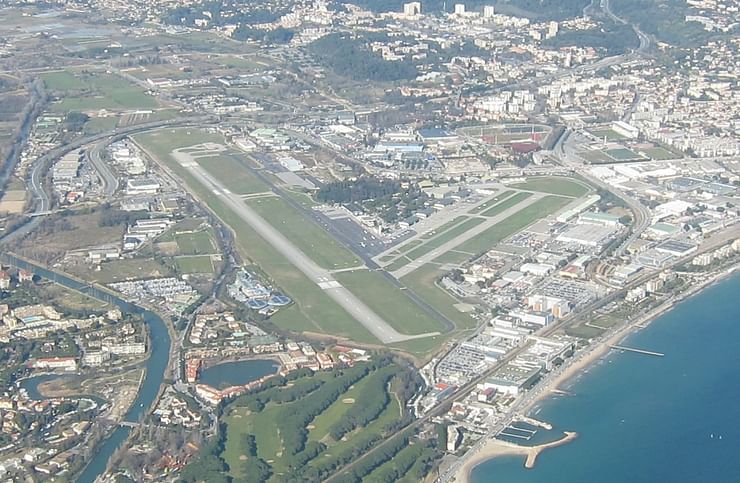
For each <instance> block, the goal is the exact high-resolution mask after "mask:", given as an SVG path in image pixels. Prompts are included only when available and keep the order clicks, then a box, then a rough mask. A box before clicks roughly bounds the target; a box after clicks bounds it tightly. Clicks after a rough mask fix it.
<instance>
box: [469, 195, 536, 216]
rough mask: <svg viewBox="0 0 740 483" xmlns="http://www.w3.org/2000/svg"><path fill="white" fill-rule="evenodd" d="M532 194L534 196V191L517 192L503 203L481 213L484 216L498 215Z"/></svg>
mask: <svg viewBox="0 0 740 483" xmlns="http://www.w3.org/2000/svg"><path fill="white" fill-rule="evenodd" d="M530 196H532V193H517V194H515V195H514V196H512V197H511V198H507V199H505V200H504V201H502V202H501V203H499V204H497V205H494V206H492V207H490V208H488V209H487V210H486V211H484V212H483V213H481V215H483V216H496V215H498V214H501V213H503V212H504V211H506V210H508V209H509V208H512V207H514V206H516V205H518V204H519V203H521V202H522V201H524V200H526V199H527V198H529V197H530Z"/></svg>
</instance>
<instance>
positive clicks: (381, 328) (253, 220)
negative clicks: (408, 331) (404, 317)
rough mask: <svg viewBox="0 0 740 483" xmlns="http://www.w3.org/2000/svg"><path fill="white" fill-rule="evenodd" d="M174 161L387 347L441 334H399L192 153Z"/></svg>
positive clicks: (180, 156)
mask: <svg viewBox="0 0 740 483" xmlns="http://www.w3.org/2000/svg"><path fill="white" fill-rule="evenodd" d="M173 156H174V158H175V159H176V160H177V161H178V162H179V163H180V164H181V165H182V166H183V167H184V168H185V169H187V170H188V171H189V172H190V173H191V174H192V175H193V176H195V177H196V178H197V179H198V181H200V182H201V183H203V185H204V186H206V187H207V188H208V189H210V190H211V191H213V193H214V194H216V195H217V196H219V197H221V199H222V200H223V201H224V202H225V203H226V204H227V205H228V206H229V208H231V209H232V210H233V211H234V213H236V214H237V215H238V216H239V217H240V218H241V219H242V220H244V221H245V222H246V223H248V224H249V225H250V226H251V227H252V228H254V229H255V230H256V231H257V233H259V235H260V236H262V237H263V238H264V239H265V240H266V241H267V242H268V243H270V244H271V245H272V246H273V247H274V248H275V249H276V250H278V251H279V252H280V253H282V254H283V256H285V258H287V259H288V261H290V263H291V264H293V266H295V267H296V268H297V269H298V270H300V271H301V272H303V274H304V275H306V277H308V278H309V279H310V280H311V281H312V282H314V283H316V284H317V285H318V286H319V287H320V288H321V289H322V290H323V291H324V292H326V294H327V295H328V296H329V297H331V298H332V299H333V300H334V301H335V302H337V303H338V304H339V305H340V306H341V307H342V308H344V309H345V310H346V311H347V312H348V313H349V314H350V315H351V316H352V317H353V318H354V319H355V320H357V321H358V322H359V323H361V324H362V325H363V326H364V327H365V328H366V329H367V330H368V331H370V333H372V334H373V335H374V336H375V337H377V338H378V339H379V340H380V341H381V342H383V343H384V344H389V343H394V342H402V341H405V340H410V339H419V338H423V337H430V336H434V335H439V332H430V333H425V334H417V335H405V334H401V333H400V332H398V331H396V330H395V329H394V328H393V327H391V325H390V324H388V322H386V321H385V320H384V319H383V318H381V317H380V316H379V315H378V314H376V313H375V312H374V311H373V310H372V309H371V308H370V307H368V306H367V305H365V304H364V303H363V302H362V301H361V300H360V299H358V298H357V297H356V296H355V295H354V294H353V293H352V292H350V291H349V290H347V289H346V288H345V287H344V286H342V285H341V284H340V283H339V282H337V281H336V280H334V278H333V277H332V276H331V273H330V272H329V271H328V270H325V269H323V268H321V267H319V266H318V265H317V264H316V263H315V262H314V261H313V260H311V259H310V258H309V257H308V256H307V255H306V254H305V253H303V252H302V251H301V250H299V249H298V247H296V246H295V245H294V244H293V243H292V242H291V241H290V240H288V239H287V238H286V237H285V236H284V235H283V234H282V233H280V232H279V231H278V230H277V229H275V228H274V227H273V226H272V225H271V224H270V223H268V222H267V221H265V220H264V219H263V218H262V217H261V216H259V215H258V214H257V213H256V212H255V211H254V210H252V209H251V208H250V207H249V206H248V205H247V204H246V203H245V202H244V200H243V199H242V198H241V197H240V196H239V195H236V194H234V193H232V192H231V191H229V190H228V189H226V188H225V187H224V185H223V184H222V183H221V182H220V181H218V180H217V179H215V178H214V177H213V176H211V175H210V174H209V173H208V172H207V171H206V170H204V169H203V168H201V167H200V165H199V164H198V163H197V162H196V161H195V159H194V158H193V156H192V153H185V152H182V151H175V152H174V153H173Z"/></svg>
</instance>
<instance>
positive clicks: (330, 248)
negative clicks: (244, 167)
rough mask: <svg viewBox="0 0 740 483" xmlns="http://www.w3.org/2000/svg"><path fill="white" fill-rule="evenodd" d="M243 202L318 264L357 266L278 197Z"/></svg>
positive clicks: (320, 230)
mask: <svg viewBox="0 0 740 483" xmlns="http://www.w3.org/2000/svg"><path fill="white" fill-rule="evenodd" d="M246 203H247V205H249V207H251V208H252V209H254V210H255V211H256V212H257V213H258V214H259V215H260V216H261V217H262V218H264V219H265V221H267V222H269V223H270V224H271V225H272V226H274V227H275V228H277V229H278V231H280V233H282V234H283V235H285V236H286V237H287V238H288V239H289V240H290V241H292V242H293V243H294V244H295V245H296V246H297V247H298V248H299V249H300V250H301V251H302V252H303V253H305V254H306V255H308V256H309V257H310V258H311V259H312V260H313V261H314V262H316V263H317V264H318V265H320V266H322V267H324V268H328V269H341V268H349V267H355V266H357V265H359V264H360V260H359V259H358V258H357V257H356V256H355V255H354V254H352V253H351V252H350V251H349V250H347V249H346V248H344V247H343V246H342V245H341V244H340V243H339V242H338V241H336V240H335V239H334V238H333V237H332V236H331V235H330V234H329V233H327V232H326V231H324V229H323V228H321V227H320V226H319V225H317V224H315V223H314V222H313V221H311V220H308V219H306V217H305V216H303V215H302V214H301V213H299V212H298V211H296V210H295V209H294V208H293V207H292V206H291V205H289V204H288V203H287V202H286V201H285V200H283V199H282V198H278V197H276V196H273V197H263V198H253V199H249V200H247V201H246Z"/></svg>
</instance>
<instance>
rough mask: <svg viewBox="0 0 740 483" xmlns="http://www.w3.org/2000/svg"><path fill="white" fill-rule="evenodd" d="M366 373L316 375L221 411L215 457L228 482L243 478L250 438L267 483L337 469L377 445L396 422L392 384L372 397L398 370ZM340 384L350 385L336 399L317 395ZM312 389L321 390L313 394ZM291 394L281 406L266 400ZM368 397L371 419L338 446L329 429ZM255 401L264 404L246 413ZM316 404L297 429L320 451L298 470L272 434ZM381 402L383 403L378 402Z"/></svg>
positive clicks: (278, 436)
mask: <svg viewBox="0 0 740 483" xmlns="http://www.w3.org/2000/svg"><path fill="white" fill-rule="evenodd" d="M370 367H371V369H370V371H369V372H368V373H367V374H366V375H364V376H362V373H361V372H360V371H361V370H363V367H361V366H358V367H356V368H352V369H348V370H345V371H344V373H341V372H338V371H334V372H318V373H315V374H313V375H309V376H304V377H300V378H298V379H297V380H295V381H293V382H291V383H289V384H288V385H285V386H281V387H276V388H272V389H268V390H266V391H262V392H261V393H259V392H258V393H257V394H255V395H246V396H242V397H240V398H237V399H236V400H235V401H234V402H233V403H231V404H229V405H228V406H226V408H225V410H224V417H223V421H224V423H225V424H226V442H225V445H224V450H223V452H222V453H221V457H222V458H223V459H224V461H225V462H226V463H227V465H228V468H229V469H228V471H229V474H230V475H231V476H232V477H234V478H244V477H245V475H244V473H243V465H244V461H245V459H246V458H245V455H244V454H243V452H244V446H243V444H242V441H243V439H244V437H245V436H246V435H252V436H253V437H254V441H255V443H256V457H258V458H261V459H262V460H263V461H265V462H266V463H267V464H268V465H269V466H270V468H271V470H272V473H273V475H272V477H271V478H270V479H268V480H267V481H268V482H271V483H272V482H275V483H276V482H279V481H284V479H285V477H287V476H291V477H292V478H293V479H294V480H295V479H296V478H299V480H300V476H301V475H303V474H309V473H308V472H310V471H314V470H315V469H320V468H322V466H324V465H326V464H327V463H331V462H332V461H336V460H338V461H339V464H340V465H341V464H342V459H341V455H343V454H345V453H346V452H351V451H353V450H354V449H355V447H357V446H358V445H360V444H362V443H363V442H365V441H367V439H368V438H372V439H373V440H374V441H376V442H379V441H382V440H383V438H384V437H386V436H387V435H388V431H387V429H386V428H388V427H389V426H390V425H391V424H393V423H394V422H395V421H397V420H398V419H399V418H400V417H401V416H402V414H403V412H402V408H401V406H400V404H399V401H398V397H397V396H396V394H395V392H394V390H393V389H392V387H393V384H391V385H390V388H389V387H388V386H386V392H385V394H383V393H381V394H377V393H376V392H375V388H376V386H378V385H379V384H380V385H381V386H382V385H383V382H384V381H386V380H387V378H388V377H389V376H390V377H393V375H394V374H397V373H398V372H399V370H400V368H399V367H398V366H395V365H386V366H383V367H378V368H375V367H374V366H370ZM358 375H359V379H358ZM341 379H344V380H347V381H348V382H349V383H350V385H349V386H348V387H347V388H346V389H345V390H344V391H341V392H339V393H337V395H336V397H332V396H327V395H325V394H326V393H323V392H322V388H326V387H328V386H329V385H331V384H332V383H333V382H334V381H340V380H341ZM391 380H392V379H391ZM352 382H354V383H353V384H352ZM316 384H321V385H320V386H319V387H318V388H316V387H315V385H316ZM303 388H305V389H303ZM294 389H301V390H302V392H303V394H302V395H299V397H298V398H297V399H295V400H292V401H287V402H281V401H280V400H279V399H275V400H272V398H274V397H275V396H277V397H280V395H281V394H284V393H286V392H288V391H291V390H294ZM262 394H265V395H264V396H263V395H262ZM271 395H274V396H271ZM369 395H371V396H369ZM368 397H370V398H375V401H372V403H377V404H379V406H378V411H379V412H378V413H377V415H376V416H375V417H374V418H372V419H371V420H370V421H368V422H367V423H365V424H364V426H360V427H358V428H356V429H354V430H351V431H349V432H348V433H346V434H345V436H344V437H343V438H341V439H340V440H334V439H333V438H332V437H331V434H330V430H331V428H332V427H333V426H334V425H335V424H336V423H337V422H339V421H342V420H343V419H345V418H346V417H347V415H348V414H349V413H348V411H351V410H352V409H353V407H354V406H355V405H357V404H367V403H369V402H370V401H368V399H367V398H368ZM257 398H262V400H266V401H267V404H266V405H265V406H264V408H263V409H261V410H256V411H255V410H251V411H250V410H249V409H247V406H248V405H249V404H250V401H252V400H254V399H257ZM318 399H323V400H327V401H328V402H329V404H328V406H327V407H326V408H325V409H323V410H320V411H318V414H315V413H314V414H315V416H313V417H311V418H310V419H309V423H308V424H307V425H306V426H304V427H303V428H304V430H305V431H306V432H305V433H304V434H305V438H306V439H305V444H306V447H308V446H311V445H317V444H319V443H320V444H322V445H323V446H322V448H323V450H322V451H320V452H319V453H318V454H316V455H315V456H313V457H308V458H307V459H306V460H303V461H305V462H303V461H302V464H299V465H298V466H292V465H295V463H294V462H295V458H293V457H291V455H290V454H286V451H285V441H284V439H283V434H281V433H280V431H279V429H278V428H279V427H280V424H281V422H282V421H283V419H285V418H289V417H291V415H292V414H293V413H294V412H299V411H302V410H306V407H307V406H309V407H311V406H312V405H311V403H310V402H309V401H312V400H318ZM383 399H385V401H386V402H385V403H383V402H381V401H382V400H383ZM355 409H356V408H355ZM343 461H344V463H343V464H346V463H348V462H350V461H351V459H347V458H345V459H344V460H343ZM310 468H313V469H314V470H311V469H310ZM304 472H306V473H304ZM296 481H298V480H296Z"/></svg>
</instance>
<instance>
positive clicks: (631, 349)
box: [609, 345, 665, 357]
mask: <svg viewBox="0 0 740 483" xmlns="http://www.w3.org/2000/svg"><path fill="white" fill-rule="evenodd" d="M609 348H610V349H617V350H620V351H627V352H635V353H637V354H645V355H646V356H655V357H663V356H665V354H663V353H662V352H655V351H648V350H645V349H635V348H634V347H626V346H623V345H610V346H609Z"/></svg>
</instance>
